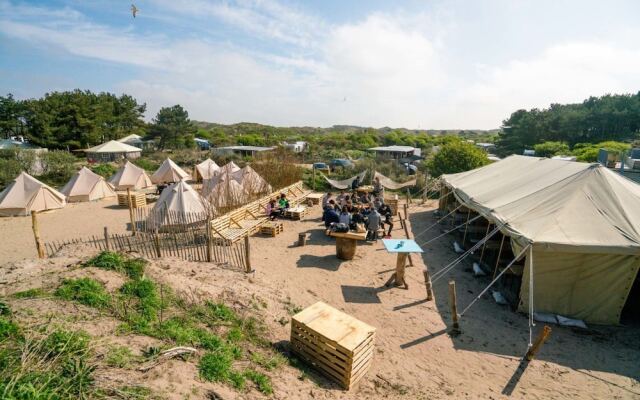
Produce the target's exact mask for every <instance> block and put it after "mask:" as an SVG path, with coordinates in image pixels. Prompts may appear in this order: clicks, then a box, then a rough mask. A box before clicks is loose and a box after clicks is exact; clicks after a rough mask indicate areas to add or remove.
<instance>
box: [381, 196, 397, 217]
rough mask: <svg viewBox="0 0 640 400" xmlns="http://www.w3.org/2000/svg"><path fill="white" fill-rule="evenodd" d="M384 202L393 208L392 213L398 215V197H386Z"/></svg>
mask: <svg viewBox="0 0 640 400" xmlns="http://www.w3.org/2000/svg"><path fill="white" fill-rule="evenodd" d="M384 202H385V203H386V204H388V205H389V207H390V208H391V215H398V199H397V198H392V199H384Z"/></svg>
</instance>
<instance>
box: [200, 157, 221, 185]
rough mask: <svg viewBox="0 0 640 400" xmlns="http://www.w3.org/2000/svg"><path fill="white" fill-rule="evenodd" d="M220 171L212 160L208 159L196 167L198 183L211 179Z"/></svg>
mask: <svg viewBox="0 0 640 400" xmlns="http://www.w3.org/2000/svg"><path fill="white" fill-rule="evenodd" d="M219 171H220V167H219V166H218V164H216V163H215V161H213V160H212V159H210V158H207V159H206V160H204V161H203V162H201V163H200V164H198V165H196V176H195V179H196V181H198V182H200V181H203V180H204V179H211V178H213V176H214V175H215V174H217V173H218V172H219Z"/></svg>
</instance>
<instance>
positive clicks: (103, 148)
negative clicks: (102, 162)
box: [85, 140, 142, 153]
mask: <svg viewBox="0 0 640 400" xmlns="http://www.w3.org/2000/svg"><path fill="white" fill-rule="evenodd" d="M141 151H142V149H140V148H138V147H135V146H131V145H128V144H126V143H122V142H119V141H117V140H110V141H108V142H106V143H102V144H99V145H97V146H94V147H92V148H90V149H87V150H85V152H86V153H136V152H141Z"/></svg>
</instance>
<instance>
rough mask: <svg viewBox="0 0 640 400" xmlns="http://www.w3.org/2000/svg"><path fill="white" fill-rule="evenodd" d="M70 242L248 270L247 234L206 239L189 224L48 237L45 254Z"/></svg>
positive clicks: (52, 253) (154, 256)
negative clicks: (233, 238) (241, 237)
mask: <svg viewBox="0 0 640 400" xmlns="http://www.w3.org/2000/svg"><path fill="white" fill-rule="evenodd" d="M72 244H87V245H91V246H93V247H95V248H96V249H98V250H111V251H120V252H126V253H137V254H139V255H141V256H144V257H147V258H150V259H159V258H163V257H178V258H181V259H183V260H186V261H201V262H215V263H219V264H228V265H229V266H232V267H234V268H239V269H242V270H244V271H250V270H251V263H250V259H249V238H248V237H247V238H246V240H244V241H240V242H237V243H233V244H229V243H219V242H215V241H213V240H210V236H209V235H208V234H207V230H206V229H205V227H204V226H203V227H202V229H197V228H195V227H192V228H191V229H186V228H185V227H183V226H180V229H176V230H174V231H169V232H137V233H136V234H135V235H134V236H132V235H130V234H116V233H109V232H108V231H107V229H106V228H105V234H104V235H103V236H93V235H92V236H90V237H85V238H78V239H71V240H64V241H52V242H47V243H45V249H46V252H47V255H48V256H49V257H51V256H53V255H54V254H56V253H57V252H58V251H59V250H60V249H61V248H63V247H64V246H66V245H72Z"/></svg>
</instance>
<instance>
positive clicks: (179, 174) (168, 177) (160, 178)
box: [151, 158, 191, 184]
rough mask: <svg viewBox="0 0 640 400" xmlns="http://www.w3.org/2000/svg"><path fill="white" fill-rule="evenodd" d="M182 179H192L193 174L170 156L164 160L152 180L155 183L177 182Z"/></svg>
mask: <svg viewBox="0 0 640 400" xmlns="http://www.w3.org/2000/svg"><path fill="white" fill-rule="evenodd" d="M182 179H191V175H189V174H188V173H186V172H185V171H184V170H183V169H182V168H180V167H179V166H178V165H177V164H176V163H174V162H173V161H172V160H171V159H170V158H167V159H166V160H164V162H163V163H162V164H161V165H160V167H159V168H158V170H157V171H156V172H154V173H153V175H151V182H153V183H155V184H162V183H175V182H180V181H181V180H182Z"/></svg>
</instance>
